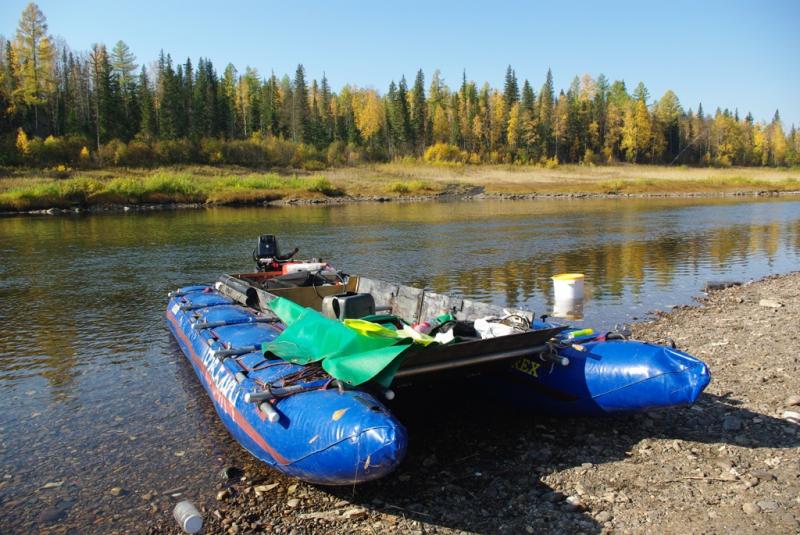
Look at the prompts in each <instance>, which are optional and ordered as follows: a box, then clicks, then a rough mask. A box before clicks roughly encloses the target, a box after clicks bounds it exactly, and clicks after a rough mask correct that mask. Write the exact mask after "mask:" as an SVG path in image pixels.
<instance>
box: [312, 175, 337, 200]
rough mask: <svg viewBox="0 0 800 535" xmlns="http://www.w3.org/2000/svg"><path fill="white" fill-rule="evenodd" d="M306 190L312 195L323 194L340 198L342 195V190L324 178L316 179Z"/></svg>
mask: <svg viewBox="0 0 800 535" xmlns="http://www.w3.org/2000/svg"><path fill="white" fill-rule="evenodd" d="M306 189H307V190H308V191H310V192H312V193H322V194H323V195H325V196H327V197H338V196H340V195H342V190H340V189H339V188H337V187H336V186H334V185H333V184H331V183H330V181H329V180H328V179H327V178H325V177H324V176H319V177H316V178H314V179H313V180H312V181H311V184H309V186H308V188H306Z"/></svg>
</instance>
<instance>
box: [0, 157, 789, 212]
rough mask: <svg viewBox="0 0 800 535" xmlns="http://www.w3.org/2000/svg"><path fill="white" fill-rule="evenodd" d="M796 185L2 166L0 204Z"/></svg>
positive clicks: (465, 170)
mask: <svg viewBox="0 0 800 535" xmlns="http://www.w3.org/2000/svg"><path fill="white" fill-rule="evenodd" d="M773 194H774V195H779V194H800V169H785V168H778V169H772V168H724V169H717V168H687V167H666V166H649V165H614V166H580V165H563V166H556V167H554V168H543V167H533V166H515V165H475V166H473V165H432V164H422V163H386V164H374V165H365V166H358V167H344V168H333V169H329V170H326V171H323V172H320V173H316V174H310V173H307V172H302V171H297V172H293V171H279V172H275V171H268V172H267V171H265V172H254V171H253V170H252V169H248V168H242V167H234V166H224V167H216V166H183V167H168V168H155V169H119V168H112V169H92V170H71V169H65V168H58V169H45V170H38V169H37V170H33V169H11V170H9V169H6V170H5V171H4V172H3V173H2V174H0V212H41V211H49V212H50V213H54V212H58V211H62V210H76V211H81V210H91V211H105V210H113V209H136V208H148V209H152V208H173V207H197V206H203V205H236V204H241V205H258V204H277V205H283V204H308V203H315V204H316V203H328V204H340V203H348V202H364V201H376V202H386V201H424V200H433V199H447V198H458V199H483V198H489V199H519V198H538V197H543V198H548V197H570V198H575V197H578V198H580V197H616V196H635V197H650V196H653V197H668V196H723V195H725V196H727V195H773Z"/></svg>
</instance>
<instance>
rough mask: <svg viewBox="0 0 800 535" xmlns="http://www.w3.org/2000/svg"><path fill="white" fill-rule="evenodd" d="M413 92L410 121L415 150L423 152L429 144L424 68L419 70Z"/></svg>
mask: <svg viewBox="0 0 800 535" xmlns="http://www.w3.org/2000/svg"><path fill="white" fill-rule="evenodd" d="M411 94H412V96H411V103H412V105H411V117H410V121H411V131H412V139H413V144H414V151H415V152H416V153H417V154H422V151H423V150H424V148H425V146H426V145H427V144H428V139H427V136H426V132H427V129H426V123H427V106H426V104H425V75H424V74H423V73H422V69H420V70H418V71H417V76H416V78H414V87H413V89H412V90H411Z"/></svg>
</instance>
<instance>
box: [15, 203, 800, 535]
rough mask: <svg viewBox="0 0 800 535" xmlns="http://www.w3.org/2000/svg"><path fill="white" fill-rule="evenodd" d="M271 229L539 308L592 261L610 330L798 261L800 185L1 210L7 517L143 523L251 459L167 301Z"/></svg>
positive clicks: (387, 272) (349, 257)
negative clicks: (657, 194)
mask: <svg viewBox="0 0 800 535" xmlns="http://www.w3.org/2000/svg"><path fill="white" fill-rule="evenodd" d="M260 233H272V234H276V235H278V236H279V237H280V239H281V242H282V244H283V245H284V248H285V249H289V248H290V247H293V246H295V245H297V246H299V247H300V248H301V255H302V254H305V256H307V257H308V256H320V257H322V258H324V259H325V260H328V261H330V262H331V263H332V264H334V265H335V266H337V267H339V268H340V269H344V270H346V271H347V272H349V273H357V274H364V275H368V276H371V277H374V278H381V279H385V280H390V281H397V282H401V283H405V284H412V285H416V286H425V287H428V288H431V289H433V290H435V291H439V292H450V293H454V294H459V295H463V296H466V297H470V298H474V299H479V300H485V301H488V302H493V303H495V304H501V305H509V306H516V307H522V308H528V309H533V310H535V311H536V313H537V314H543V313H546V314H550V313H552V312H553V307H554V303H553V299H552V288H551V281H550V276H552V275H553V274H557V273H563V272H580V273H584V274H585V275H586V299H585V303H584V307H583V316H584V317H583V319H582V320H576V323H577V324H580V325H587V326H589V325H591V326H597V327H599V328H604V329H606V328H610V327H612V326H613V325H614V324H615V323H618V322H624V321H632V320H635V319H637V318H643V317H646V315H647V313H648V312H649V311H652V310H659V309H665V308H668V307H669V306H671V305H677V304H685V303H690V302H691V300H692V297H693V296H695V295H697V294H698V292H699V291H700V289H701V288H702V287H703V285H704V284H705V283H706V282H708V281H718V280H738V281H744V280H747V279H750V278H758V277H762V276H765V275H768V274H773V273H784V272H787V271H792V270H796V269H797V267H798V265H799V263H798V261H799V260H800V201H798V200H793V199H770V200H754V199H751V198H748V199H740V200H733V199H726V200H721V199H702V200H700V199H695V200H687V199H664V200H653V199H646V200H645V199H626V200H576V201H567V200H559V201H498V202H489V201H485V202H452V203H434V202H429V203H418V204H400V203H392V204H364V205H346V206H332V207H290V208H270V209H267V208H214V209H206V210H185V211H175V212H144V213H138V212H136V213H119V214H108V215H66V216H58V217H52V216H43V217H6V218H0V304H2V306H0V323H1V324H2V329H0V399H2V411H0V526H3V528H2V530H1V531H3V532H9V531H10V532H30V531H33V530H36V529H37V528H38V529H42V528H47V529H53V530H55V531H73V532H76V533H84V532H91V531H98V532H101V531H108V530H109V529H119V530H121V531H140V530H141V525H142V524H141V522H142V521H143V520H146V519H148V518H150V517H152V516H153V515H166V514H168V511H169V508H170V507H171V503H174V501H175V500H177V499H183V498H190V499H195V500H199V501H201V502H205V501H207V497H208V496H209V495H211V496H213V493H214V485H215V483H216V482H217V475H216V473H217V472H218V471H219V468H220V467H222V466H226V465H229V464H234V465H239V466H241V465H243V464H247V463H252V461H251V460H250V459H249V457H248V455H247V454H246V453H245V452H244V451H243V450H241V449H240V448H239V447H238V446H237V445H236V444H235V443H234V442H233V441H232V440H231V439H230V438H229V437H228V435H227V434H226V432H225V430H224V428H223V427H222V425H221V424H220V423H219V422H218V421H217V419H216V416H215V414H214V412H213V409H212V406H211V403H210V401H209V400H208V398H207V397H206V395H205V393H204V391H203V389H202V388H201V387H200V386H199V384H198V382H197V381H196V379H195V377H194V375H193V372H192V370H191V368H190V366H189V365H188V363H186V362H185V361H184V358H183V356H182V354H181V353H180V351H179V349H178V347H177V345H176V344H175V343H174V341H173V340H172V339H171V337H170V335H169V332H168V331H167V329H166V326H165V324H164V319H163V318H164V315H163V313H164V305H165V303H166V300H167V296H166V294H167V292H168V291H169V290H171V289H174V288H176V287H178V286H180V285H185V284H190V283H197V282H211V281H213V280H214V279H215V278H216V276H217V275H218V274H219V273H220V272H223V271H230V272H243V271H249V270H250V268H251V261H250V253H251V250H252V247H253V245H254V242H255V238H256V236H257V235H258V234H260ZM112 489H113V490H112ZM148 493H152V494H151V495H150V496H148V495H147V494H148ZM165 493H166V494H165ZM143 495H145V496H144V497H145V498H149V499H142V496H143ZM152 503H155V505H152ZM137 528H138V529H137Z"/></svg>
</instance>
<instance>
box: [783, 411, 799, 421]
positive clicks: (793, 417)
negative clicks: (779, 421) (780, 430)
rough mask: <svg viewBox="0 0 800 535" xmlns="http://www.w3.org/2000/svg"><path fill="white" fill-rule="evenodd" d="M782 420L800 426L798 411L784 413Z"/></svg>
mask: <svg viewBox="0 0 800 535" xmlns="http://www.w3.org/2000/svg"><path fill="white" fill-rule="evenodd" d="M781 418H783V419H784V420H786V421H787V422H792V423H793V424H800V412H797V411H783V412H782V413H781Z"/></svg>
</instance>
